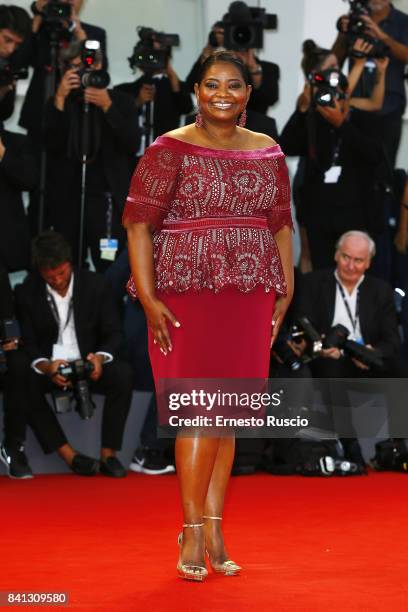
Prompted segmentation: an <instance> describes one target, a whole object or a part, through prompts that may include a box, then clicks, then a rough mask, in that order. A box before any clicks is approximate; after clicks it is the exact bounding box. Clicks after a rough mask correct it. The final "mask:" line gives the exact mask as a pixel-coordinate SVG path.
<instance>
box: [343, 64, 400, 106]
mask: <svg viewBox="0 0 408 612" xmlns="http://www.w3.org/2000/svg"><path fill="white" fill-rule="evenodd" d="M389 62H390V60H389V58H388V57H385V58H383V59H376V60H375V63H376V66H377V74H376V79H375V85H374V88H373V91H372V94H371V97H370V98H351V100H350V106H353V107H354V108H358V109H359V110H364V111H379V110H381V109H382V107H383V104H384V95H385V75H386V72H387V67H388V64H389Z"/></svg>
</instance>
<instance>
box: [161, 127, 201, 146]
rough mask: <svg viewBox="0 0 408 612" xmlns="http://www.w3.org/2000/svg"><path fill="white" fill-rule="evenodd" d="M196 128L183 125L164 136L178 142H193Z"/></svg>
mask: <svg viewBox="0 0 408 612" xmlns="http://www.w3.org/2000/svg"><path fill="white" fill-rule="evenodd" d="M195 133H196V130H195V126H194V124H191V125H183V126H182V127H179V128H177V129H175V130H171V131H170V132H166V133H165V134H163V136H166V137H168V138H176V139H177V140H183V141H185V142H193V141H194V137H195Z"/></svg>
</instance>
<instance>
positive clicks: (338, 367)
mask: <svg viewBox="0 0 408 612" xmlns="http://www.w3.org/2000/svg"><path fill="white" fill-rule="evenodd" d="M374 254H375V244H374V242H373V240H372V239H371V238H370V236H368V234H366V233H364V232H359V231H349V232H347V233H345V234H343V235H342V236H341V237H340V238H339V241H338V243H337V246H336V252H335V262H336V269H335V270H334V271H333V270H320V271H316V272H312V273H311V274H308V275H305V276H304V278H303V280H302V283H301V287H300V296H299V313H300V314H301V315H302V316H306V317H307V318H308V319H309V321H310V322H311V323H312V325H313V326H314V327H315V328H316V330H317V331H318V332H319V333H320V334H324V335H325V336H326V337H328V336H329V335H330V330H331V329H332V328H333V327H334V326H335V325H342V326H344V327H345V328H347V329H348V330H349V332H350V334H349V336H348V339H349V340H354V341H356V342H357V343H358V344H360V345H361V346H365V347H366V348H367V349H369V350H371V351H373V356H374V350H375V351H377V352H379V354H380V356H381V359H382V361H383V366H382V367H379V366H376V365H374V364H368V362H367V361H366V362H364V361H363V360H362V358H356V357H353V356H350V355H348V354H347V353H345V352H343V350H342V349H341V348H338V347H337V346H330V347H329V348H324V349H323V350H322V351H321V353H320V357H319V358H318V359H316V360H314V361H312V362H311V368H312V373H313V375H314V376H315V377H317V378H334V379H335V378H361V377H367V376H372V377H380V378H384V377H390V378H394V377H395V378H404V377H406V376H407V375H408V366H407V364H406V363H405V361H403V360H402V358H401V355H400V353H401V342H400V337H399V333H398V323H397V316H396V310H395V306H394V300H393V292H392V289H391V287H390V286H389V285H388V284H387V283H385V282H384V281H382V280H380V279H377V278H375V277H374V276H372V275H370V274H366V272H367V270H368V269H369V267H370V264H371V261H372V258H373V256H374ZM377 352H376V353H375V356H377ZM345 401H346V400H345ZM345 405H347V403H345ZM347 444H348V445H349V446H350V445H354V446H355V445H356V441H355V440H349V441H348V442H347ZM356 452H357V454H358V451H356ZM356 458H357V457H354V459H356ZM352 460H353V458H352Z"/></svg>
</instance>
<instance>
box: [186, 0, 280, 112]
mask: <svg viewBox="0 0 408 612" xmlns="http://www.w3.org/2000/svg"><path fill="white" fill-rule="evenodd" d="M228 10H229V12H228V13H227V14H226V15H224V18H223V21H217V23H215V24H214V26H213V28H212V31H211V32H210V35H209V40H208V43H207V45H206V46H205V47H204V49H203V51H202V53H201V55H200V57H199V58H198V59H197V61H196V62H195V64H194V65H193V67H192V68H191V70H190V73H189V75H188V76H187V79H186V82H187V85H188V88H189V91H191V92H193V91H194V83H196V82H197V76H198V73H199V70H200V66H201V64H202V63H203V62H204V60H205V59H206V58H207V57H208V56H209V55H211V53H213V52H214V51H215V50H216V49H218V48H219V47H223V48H224V31H225V20H226V19H228V18H229V17H230V16H231V15H234V16H235V15H236V17H237V18H239V19H240V20H241V22H244V23H247V24H248V23H250V22H251V20H252V17H251V12H250V9H249V7H248V5H246V3H245V2H232V3H231V4H230V6H229V9H228ZM230 50H231V49H230ZM232 51H233V52H234V53H235V55H237V56H238V57H239V58H240V59H241V60H242V61H243V62H244V64H245V65H246V67H247V68H248V72H249V75H250V80H251V83H250V84H251V85H252V93H251V97H250V98H249V102H248V110H249V111H255V112H257V113H261V114H266V113H267V111H268V108H269V107H270V106H272V105H273V104H275V103H276V102H277V101H278V100H279V77H280V71H279V66H278V65H277V64H274V63H272V62H266V61H264V60H261V59H259V58H258V57H257V56H256V55H255V51H254V49H252V48H245V49H244V48H243V49H241V50H236V49H232Z"/></svg>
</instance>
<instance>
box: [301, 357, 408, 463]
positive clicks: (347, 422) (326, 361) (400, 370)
mask: <svg viewBox="0 0 408 612" xmlns="http://www.w3.org/2000/svg"><path fill="white" fill-rule="evenodd" d="M311 368H312V372H313V376H314V377H315V378H333V379H336V378H350V379H353V378H355V379H363V378H405V377H407V376H408V364H407V362H406V361H405V360H404V359H402V358H400V357H399V356H396V357H395V358H393V359H388V360H385V365H384V368H383V369H381V370H380V369H376V370H362V369H360V368H358V367H357V366H356V365H354V363H353V362H352V361H351V359H349V358H348V357H343V358H340V359H330V358H323V357H321V358H319V359H316V361H313V362H312V363H311ZM334 388H335V389H336V397H334V398H333V397H331V393H330V389H329V388H326V389H325V390H324V392H323V401H324V402H325V405H326V406H327V407H328V408H329V409H330V408H331V407H333V406H334V407H336V408H337V409H339V408H340V407H341V414H339V413H337V414H338V416H339V417H340V418H339V419H335V420H337V421H340V424H338V426H339V429H340V431H338V434H339V436H340V439H341V441H342V444H343V447H344V450H345V454H346V457H347V458H349V459H350V460H351V461H358V460H359V458H360V457H361V449H360V445H359V443H358V441H357V438H356V432H355V429H354V425H353V419H352V407H351V406H350V401H349V397H348V393H347V386H346V384H344V385H339V384H336V385H335V387H334ZM387 399H388V401H389V402H390V401H391V402H392V394H390V393H389V392H388V397H387ZM391 414H392V413H391ZM390 425H391V423H390ZM342 436H347V437H342Z"/></svg>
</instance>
